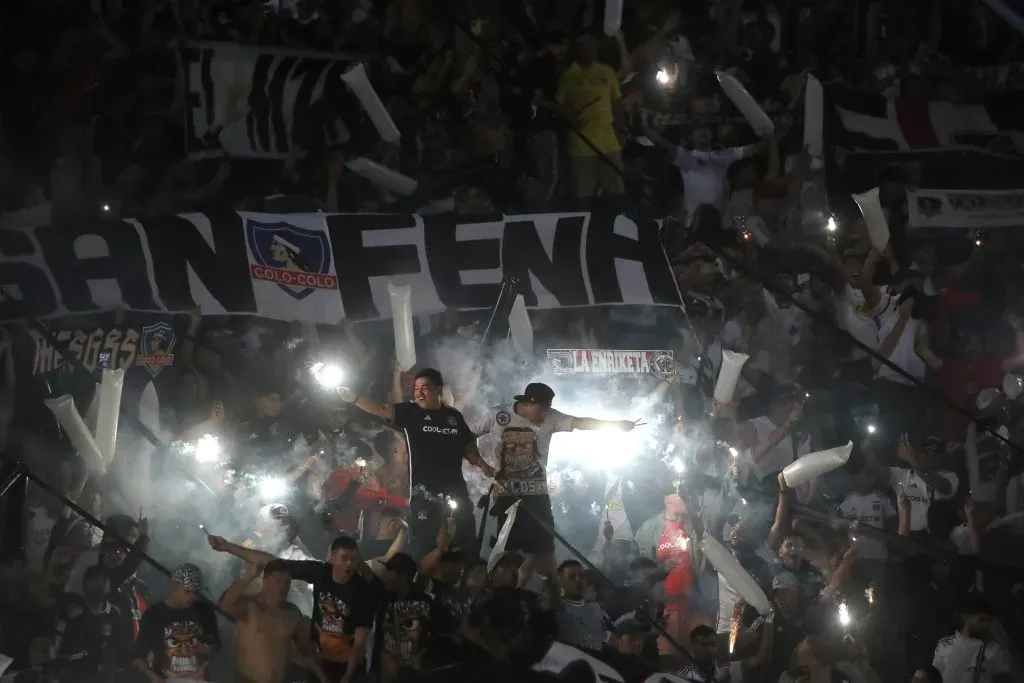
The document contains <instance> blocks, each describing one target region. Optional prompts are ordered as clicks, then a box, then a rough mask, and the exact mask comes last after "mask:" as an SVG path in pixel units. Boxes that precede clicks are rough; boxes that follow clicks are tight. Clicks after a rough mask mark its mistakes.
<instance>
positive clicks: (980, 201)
mask: <svg viewBox="0 0 1024 683" xmlns="http://www.w3.org/2000/svg"><path fill="white" fill-rule="evenodd" d="M907 211H908V213H909V215H910V225H911V226H912V227H915V228H966V229H972V230H973V229H982V228H1013V227H1022V226H1024V190H910V191H908V192H907Z"/></svg>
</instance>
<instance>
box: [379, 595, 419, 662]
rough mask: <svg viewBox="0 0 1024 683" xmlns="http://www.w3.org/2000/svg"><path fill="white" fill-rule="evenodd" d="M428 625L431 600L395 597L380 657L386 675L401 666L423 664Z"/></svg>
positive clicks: (386, 615)
mask: <svg viewBox="0 0 1024 683" xmlns="http://www.w3.org/2000/svg"><path fill="white" fill-rule="evenodd" d="M429 624H430V603H428V602H426V601H425V600H396V601H395V602H392V603H391V604H390V605H388V608H387V610H386V611H385V614H384V626H383V629H384V646H383V648H382V650H381V658H380V661H381V667H382V668H383V670H384V673H385V675H387V676H392V675H396V674H398V672H399V670H400V669H401V668H402V667H411V668H414V669H421V668H422V667H423V657H424V655H425V654H426V652H427V636H428V634H429Z"/></svg>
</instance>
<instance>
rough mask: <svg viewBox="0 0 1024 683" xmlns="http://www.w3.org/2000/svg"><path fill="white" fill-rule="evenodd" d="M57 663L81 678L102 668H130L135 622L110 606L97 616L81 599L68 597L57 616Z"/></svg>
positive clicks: (73, 596)
mask: <svg viewBox="0 0 1024 683" xmlns="http://www.w3.org/2000/svg"><path fill="white" fill-rule="evenodd" d="M57 634H58V637H59V639H60V640H59V641H58V647H57V659H58V660H59V661H60V663H61V666H62V667H63V668H66V669H67V670H68V671H71V672H73V673H75V674H76V675H80V676H88V675H94V674H97V673H98V672H99V670H100V667H101V666H105V665H106V666H117V667H126V666H127V665H128V664H129V663H130V662H129V661H128V660H129V659H130V658H129V656H128V655H129V654H130V653H131V650H132V618H131V615H130V614H122V613H121V611H120V610H119V609H118V608H117V607H116V606H114V604H113V603H111V602H109V601H108V602H107V603H106V605H104V607H103V609H101V610H100V611H99V612H93V611H92V610H90V609H89V608H88V607H86V605H85V601H84V600H83V599H82V597H81V596H79V595H70V596H67V598H66V600H65V602H64V605H63V608H62V610H61V612H60V614H58V616H57Z"/></svg>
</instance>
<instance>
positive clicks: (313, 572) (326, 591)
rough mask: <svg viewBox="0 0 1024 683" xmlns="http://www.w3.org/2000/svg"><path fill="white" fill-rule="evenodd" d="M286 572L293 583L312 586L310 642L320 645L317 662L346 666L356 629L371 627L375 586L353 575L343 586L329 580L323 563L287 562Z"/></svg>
mask: <svg viewBox="0 0 1024 683" xmlns="http://www.w3.org/2000/svg"><path fill="white" fill-rule="evenodd" d="M286 564H287V566H288V572H289V573H290V574H291V577H292V579H293V580H295V581H306V582H307V583H311V584H313V620H312V623H311V626H312V632H313V640H314V641H316V642H317V643H318V644H319V646H320V659H321V660H323V661H325V662H335V663H339V664H344V663H348V661H349V660H350V658H351V656H352V647H353V644H354V637H355V632H356V629H357V628H370V627H371V626H373V617H374V614H375V613H376V611H377V606H378V605H379V604H380V602H381V599H382V596H381V593H380V588H379V584H376V583H371V582H369V581H367V580H366V579H364V578H363V577H362V576H360V575H359V574H353V575H352V577H351V578H349V580H348V581H346V582H345V583H337V582H336V581H335V580H334V579H333V578H331V565H329V564H327V563H326V562H316V561H313V560H308V561H298V560H295V561H288V562H286Z"/></svg>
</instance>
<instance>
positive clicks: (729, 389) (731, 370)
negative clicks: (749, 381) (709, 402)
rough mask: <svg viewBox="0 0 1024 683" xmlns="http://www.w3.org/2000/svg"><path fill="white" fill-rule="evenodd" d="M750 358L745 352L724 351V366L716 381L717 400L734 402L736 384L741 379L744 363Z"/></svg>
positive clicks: (719, 371)
mask: <svg viewBox="0 0 1024 683" xmlns="http://www.w3.org/2000/svg"><path fill="white" fill-rule="evenodd" d="M749 359H750V356H748V355H747V354H745V353H737V352H735V351H728V350H724V351H722V367H721V368H720V369H719V370H718V381H716V382H715V400H716V401H718V402H719V403H732V399H733V397H734V396H735V395H736V385H737V384H738V383H739V381H740V371H741V370H743V364H744V363H746V362H747V361H748V360H749Z"/></svg>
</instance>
